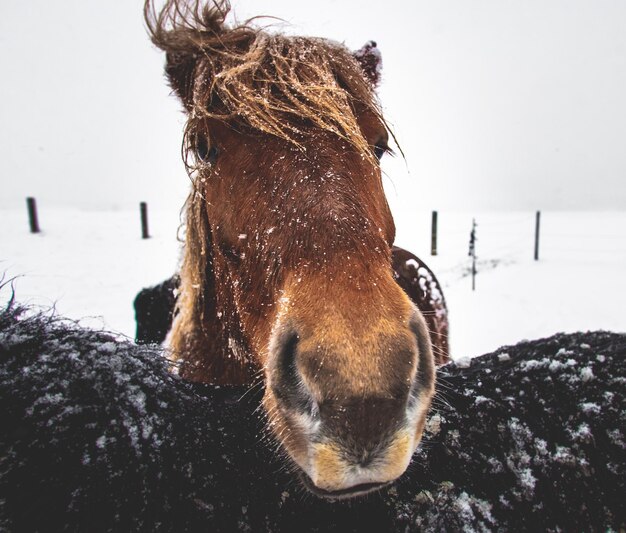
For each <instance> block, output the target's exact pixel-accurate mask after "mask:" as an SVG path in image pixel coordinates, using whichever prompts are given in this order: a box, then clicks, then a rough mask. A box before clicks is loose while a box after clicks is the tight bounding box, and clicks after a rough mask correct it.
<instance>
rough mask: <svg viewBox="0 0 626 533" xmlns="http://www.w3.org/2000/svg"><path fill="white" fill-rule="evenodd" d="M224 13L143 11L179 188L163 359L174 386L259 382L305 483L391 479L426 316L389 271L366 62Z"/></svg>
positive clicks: (424, 340)
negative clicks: (179, 133) (174, 100)
mask: <svg viewBox="0 0 626 533" xmlns="http://www.w3.org/2000/svg"><path fill="white" fill-rule="evenodd" d="M229 9H230V6H229V4H228V2H227V1H225V0H216V1H215V2H214V3H213V4H211V5H210V6H201V5H199V3H198V2H197V1H187V2H184V1H183V0H168V1H166V2H165V5H164V7H163V8H162V9H161V10H160V11H157V10H155V8H154V6H153V5H152V2H151V0H147V2H146V5H145V16H146V21H147V24H148V28H149V31H150V34H151V37H152V41H153V42H154V43H155V44H156V45H157V46H158V47H159V48H161V49H162V50H164V51H165V52H166V67H165V70H166V74H167V76H168V78H169V81H170V84H171V85H172V87H173V89H174V90H175V92H176V93H177V94H178V96H179V97H180V99H181V101H182V103H183V105H184V107H185V110H186V113H187V117H188V120H187V126H186V132H185V137H184V143H183V154H184V159H185V162H186V164H187V166H188V170H189V173H190V176H191V178H192V181H193V189H192V192H191V194H190V196H189V199H188V201H187V211H186V213H187V214H186V237H185V250H184V258H183V264H182V267H181V273H180V278H181V288H180V296H179V298H178V307H177V315H176V318H175V321H174V324H173V327H172V332H171V339H170V343H171V348H172V350H173V353H174V354H176V355H177V356H178V358H179V359H180V362H181V367H180V372H181V374H182V375H183V376H184V377H186V378H189V379H193V380H197V381H205V382H213V383H224V384H225V383H231V384H243V383H253V382H254V380H255V379H256V378H257V377H258V376H261V377H262V378H263V379H264V383H265V392H264V407H265V410H266V413H267V416H268V424H269V427H270V428H271V434H272V435H274V436H275V437H276V438H277V439H278V441H279V442H280V443H281V444H282V445H283V446H284V448H285V449H286V450H287V452H288V455H289V457H290V458H291V459H292V460H293V461H294V462H295V464H296V465H298V466H299V469H300V470H301V473H302V474H303V475H302V478H303V480H304V481H305V484H306V485H307V486H308V487H309V488H310V489H311V490H312V491H314V492H316V493H317V494H321V495H324V496H328V497H331V498H339V497H349V496H353V495H356V494H363V493H365V492H368V491H370V490H373V489H376V488H378V487H380V486H382V485H384V484H386V483H389V482H391V481H392V480H394V479H396V478H397V477H398V476H400V475H401V474H402V473H403V472H404V470H405V469H406V467H407V465H408V463H409V461H410V458H411V455H412V454H413V452H414V450H415V448H416V447H417V445H418V443H419V441H420V439H421V435H422V430H423V427H424V423H425V417H426V413H427V411H428V408H429V406H430V402H431V399H432V396H433V393H434V381H435V373H434V357H433V347H432V344H431V337H430V336H429V331H428V326H427V323H426V322H425V320H424V317H423V315H422V314H421V313H420V311H419V310H418V309H417V307H416V306H415V305H414V304H413V303H412V302H411V300H410V299H409V298H408V297H407V295H406V294H405V292H404V291H403V290H402V288H401V287H400V286H399V285H398V283H396V281H395V280H394V277H393V275H392V269H391V246H392V244H393V241H394V234H395V227H394V223H393V219H392V216H391V213H390V211H389V207H388V205H387V202H386V199H385V196H384V192H383V187H382V180H381V171H380V165H379V158H380V157H381V156H382V155H383V154H384V153H385V152H386V151H388V145H387V141H388V136H389V133H388V128H387V127H386V123H385V121H384V119H383V117H382V114H381V111H380V108H379V105H378V103H377V100H376V97H375V94H374V85H375V83H376V82H377V80H378V68H377V67H378V64H379V61H378V51H377V49H376V46H375V44H374V43H368V45H366V47H364V48H363V49H362V50H360V51H359V52H358V53H356V54H352V53H351V52H350V51H348V50H347V49H346V48H345V47H344V46H342V45H340V44H338V43H335V42H332V41H328V40H324V39H317V38H306V37H291V36H286V35H281V34H270V33H268V32H267V31H264V30H260V29H258V28H255V27H253V26H252V25H251V24H250V23H246V24H243V25H240V26H237V27H228V26H227V25H226V24H225V22H224V20H225V17H226V14H227V13H228V11H229ZM440 349H441V350H443V348H440ZM441 353H443V352H441Z"/></svg>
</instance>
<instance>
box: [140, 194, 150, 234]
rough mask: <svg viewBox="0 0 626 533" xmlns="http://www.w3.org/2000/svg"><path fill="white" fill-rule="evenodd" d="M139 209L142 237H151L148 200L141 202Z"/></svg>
mask: <svg viewBox="0 0 626 533" xmlns="http://www.w3.org/2000/svg"><path fill="white" fill-rule="evenodd" d="M139 210H140V211H141V238H142V239H149V238H150V234H149V233H148V204H147V203H146V202H140V203H139Z"/></svg>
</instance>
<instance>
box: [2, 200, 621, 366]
mask: <svg viewBox="0 0 626 533" xmlns="http://www.w3.org/2000/svg"><path fill="white" fill-rule="evenodd" d="M399 211H400V213H402V216H400V217H398V216H396V225H397V230H398V234H397V244H398V245H399V246H402V247H404V248H407V249H408V250H410V251H412V252H414V253H415V254H417V255H418V256H419V257H421V258H422V259H423V260H425V261H426V262H427V263H428V264H429V266H430V267H431V268H432V269H433V270H434V272H435V273H436V275H437V276H438V278H439V280H440V282H441V283H442V285H443V287H444V291H445V296H446V298H447V301H448V307H449V310H450V324H451V347H452V355H453V357H455V358H459V357H465V356H475V355H480V354H482V353H485V352H488V351H492V350H493V349H495V348H497V347H499V346H501V345H504V344H514V343H517V342H519V341H520V340H523V339H535V338H539V337H543V336H547V335H551V334H553V333H556V332H573V331H581V330H582V331H585V330H595V329H606V330H613V331H618V332H625V331H626V303H625V302H626V212H544V213H542V220H541V239H540V260H539V261H538V262H536V261H534V260H533V247H534V244H533V243H534V224H535V215H534V213H529V212H516V213H474V214H470V213H450V212H445V211H444V212H440V213H439V245H438V248H439V254H438V255H437V256H436V257H431V256H430V212H417V213H416V212H414V211H413V212H412V211H411V210H409V209H400V210H399ZM149 216H150V232H151V234H152V238H151V239H149V240H142V239H141V238H140V226H139V212H138V209H137V211H136V212H135V211H133V212H130V211H80V210H76V209H74V210H73V209H67V208H64V209H61V208H54V209H46V208H40V213H39V218H40V224H41V227H42V233H41V234H38V235H32V234H30V233H29V231H28V221H27V217H26V209H25V208H24V209H23V210H17V209H15V210H3V211H0V220H1V221H2V223H1V224H0V273H1V272H4V274H5V279H6V278H9V277H17V279H16V280H15V282H14V286H15V288H16V292H17V298H18V300H19V301H20V302H23V303H30V304H35V305H39V306H44V307H51V306H54V307H55V308H56V310H57V312H58V313H59V314H61V315H64V316H67V317H70V318H74V319H80V321H81V323H82V324H83V325H87V326H90V327H97V328H107V329H111V330H113V331H116V332H119V333H120V334H122V335H125V336H128V337H131V338H132V337H134V331H135V323H134V312H133V307H132V302H133V298H134V296H135V294H136V293H137V292H138V291H139V290H140V289H141V288H143V287H146V286H149V285H153V284H155V283H158V282H160V281H162V280H164V279H165V278H167V277H169V276H171V275H172V274H173V273H174V271H175V269H176V265H177V262H178V257H179V254H180V244H179V242H178V241H177V238H176V235H177V229H178V225H179V213H178V211H176V210H175V209H173V210H168V211H153V210H151V211H150V214H149ZM473 217H474V218H475V219H476V222H477V224H478V227H477V238H478V242H477V256H478V276H477V278H476V290H475V291H472V288H471V277H470V275H469V272H470V260H469V258H468V243H469V233H470V229H471V224H472V218H473ZM9 296H10V291H8V290H6V289H4V290H3V291H2V292H0V299H1V300H2V301H6V300H7V299H8V298H9Z"/></svg>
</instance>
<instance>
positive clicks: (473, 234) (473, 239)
mask: <svg viewBox="0 0 626 533" xmlns="http://www.w3.org/2000/svg"><path fill="white" fill-rule="evenodd" d="M469 256H470V257H471V258H472V290H473V291H475V290H476V219H475V218H473V219H472V232H471V233H470V242H469Z"/></svg>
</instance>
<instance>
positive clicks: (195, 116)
mask: <svg viewBox="0 0 626 533" xmlns="http://www.w3.org/2000/svg"><path fill="white" fill-rule="evenodd" d="M229 10H230V5H229V2H228V1H224V0H216V1H214V2H213V3H212V4H209V5H208V6H205V7H202V6H201V3H200V2H199V1H189V0H188V1H180V0H178V1H177V0H168V1H167V2H166V3H165V5H164V6H163V8H162V9H161V10H160V11H159V12H158V13H157V11H156V9H155V8H154V5H153V2H152V1H151V0H148V1H147V2H146V6H145V13H146V21H147V24H148V28H149V31H150V33H151V36H152V40H153V42H154V43H155V44H156V45H157V46H158V47H160V48H161V49H163V50H164V51H166V52H167V54H168V58H169V61H170V62H172V61H173V62H182V61H184V60H188V61H190V63H191V62H193V73H192V75H191V76H190V79H188V80H186V82H187V83H189V90H190V98H189V99H188V100H187V102H186V107H187V112H188V117H189V118H188V124H187V130H186V139H187V142H186V149H187V150H189V149H190V148H192V147H193V142H192V141H193V139H195V137H196V135H197V134H198V133H204V134H206V120H207V119H218V120H221V121H224V122H228V123H230V124H233V123H235V124H237V125H245V126H248V127H250V128H252V129H253V130H254V131H256V132H261V133H265V134H269V135H273V136H275V137H279V138H282V139H285V140H287V141H288V142H290V143H293V144H295V145H297V146H299V147H302V146H304V143H305V142H306V131H307V130H309V129H311V128H313V129H316V130H323V131H326V132H329V133H331V134H334V135H337V136H338V137H340V138H341V139H343V140H345V141H347V142H348V143H349V144H350V145H352V146H353V147H354V148H355V149H356V150H357V151H358V152H359V153H362V154H365V156H366V157H372V154H371V148H370V147H369V146H368V143H367V141H366V140H365V139H364V137H363V135H362V133H361V130H360V128H359V125H358V123H357V119H356V116H355V110H354V105H355V103H357V102H358V103H360V105H362V106H364V107H365V108H367V109H369V110H370V111H372V112H373V113H374V114H375V115H376V116H378V117H380V119H381V122H383V123H384V121H383V119H382V116H381V113H380V108H379V105H378V102H377V100H376V97H375V94H374V89H373V87H372V84H371V82H370V81H369V80H368V79H366V77H365V75H364V73H363V70H362V68H361V66H360V65H359V63H358V62H357V60H356V59H355V58H354V57H353V55H352V54H351V52H350V51H349V50H348V49H347V48H346V47H345V46H343V45H341V44H339V43H336V42H333V41H329V40H326V39H320V38H310V37H294V36H287V35H282V34H271V33H269V32H267V31H264V30H262V29H259V28H256V27H254V26H252V23H251V21H248V22H246V23H244V24H241V25H238V26H235V27H228V26H227V25H226V24H225V23H224V20H225V17H226V15H227V13H228V12H229Z"/></svg>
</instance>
